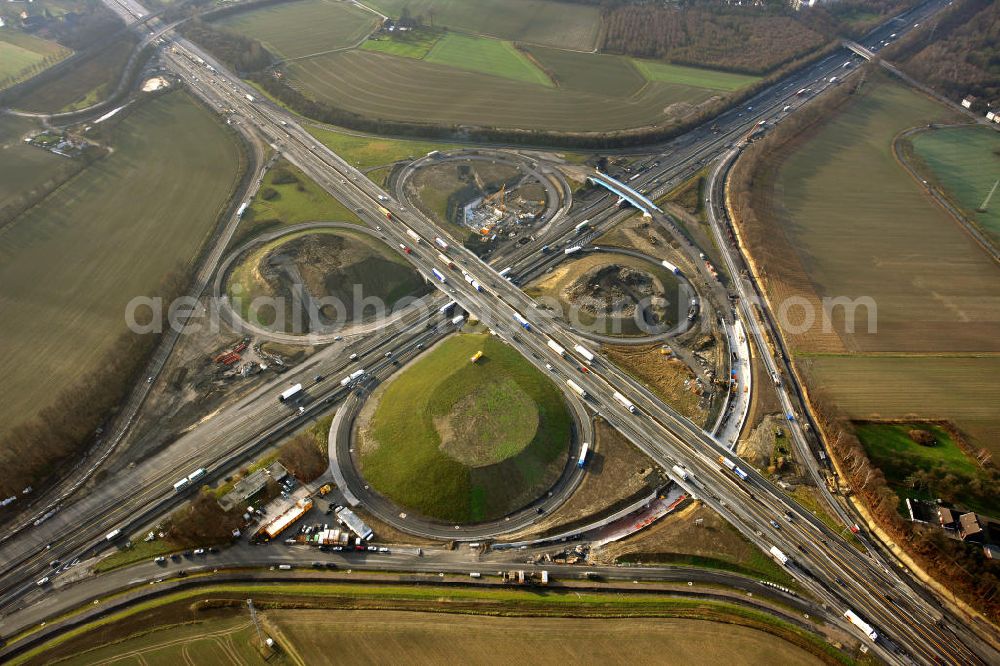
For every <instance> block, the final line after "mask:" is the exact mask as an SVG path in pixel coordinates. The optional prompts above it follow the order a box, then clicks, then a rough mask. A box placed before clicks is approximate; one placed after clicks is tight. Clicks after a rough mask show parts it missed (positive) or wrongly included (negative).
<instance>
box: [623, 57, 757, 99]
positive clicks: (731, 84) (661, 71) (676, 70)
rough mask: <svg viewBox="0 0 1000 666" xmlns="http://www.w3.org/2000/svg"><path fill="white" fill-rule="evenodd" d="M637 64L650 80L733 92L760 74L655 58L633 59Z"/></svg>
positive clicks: (754, 81) (747, 84)
mask: <svg viewBox="0 0 1000 666" xmlns="http://www.w3.org/2000/svg"><path fill="white" fill-rule="evenodd" d="M632 62H634V63H635V66H636V67H637V68H638V69H639V71H640V72H642V75H643V76H645V77H646V78H647V79H648V80H650V81H662V82H665V83H674V84H677V85H684V86H692V87H695V88H709V89H711V90H724V91H726V92H733V91H736V90H739V89H741V88H746V87H747V86H749V85H751V84H753V83H756V82H757V81H759V80H760V77H759V76H750V75H747V74H733V73H732V72H722V71H719V70H714V69H703V68H699V67H684V66H681V65H672V64H670V63H666V62H656V61H655V60H633V61H632Z"/></svg>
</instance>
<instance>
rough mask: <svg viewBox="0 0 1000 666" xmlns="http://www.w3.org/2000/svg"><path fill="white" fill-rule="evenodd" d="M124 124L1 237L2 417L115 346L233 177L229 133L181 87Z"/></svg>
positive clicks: (36, 404) (30, 409)
mask: <svg viewBox="0 0 1000 666" xmlns="http://www.w3.org/2000/svg"><path fill="white" fill-rule="evenodd" d="M121 123H122V124H121V125H120V126H119V127H118V128H116V129H115V130H114V136H115V138H114V141H113V145H114V149H115V150H114V152H113V153H112V154H111V155H110V156H108V157H107V158H105V159H103V160H101V161H99V162H97V163H96V164H94V165H93V166H90V167H88V168H87V169H86V170H84V171H83V172H82V173H81V174H79V175H78V176H76V177H75V178H73V179H72V180H71V181H70V182H68V183H67V184H65V185H64V186H62V187H61V188H60V189H59V190H57V191H56V192H55V193H53V194H52V195H50V196H49V197H48V198H46V199H45V200H44V201H43V202H42V203H40V204H39V205H37V206H35V207H34V208H32V209H31V210H30V211H28V212H27V213H26V214H24V215H22V216H21V217H19V218H18V219H16V220H15V221H14V222H13V223H12V224H10V225H9V226H8V227H7V228H6V229H5V231H4V234H3V236H2V237H0V285H3V286H2V289H0V310H2V311H3V313H4V316H3V317H2V318H0V353H2V354H3V356H4V357H5V358H8V359H17V362H16V363H10V364H8V365H7V368H6V381H7V383H8V387H9V389H10V390H9V391H8V392H7V394H6V395H5V398H4V400H3V401H0V423H3V424H4V425H5V426H13V425H15V424H16V423H17V422H19V421H20V420H21V419H25V418H26V417H29V416H31V415H33V414H34V413H35V412H36V410H38V409H40V408H42V407H44V406H46V405H47V403H48V401H49V400H50V399H51V398H52V397H53V396H55V395H56V394H57V393H58V392H59V391H60V390H61V389H63V388H66V387H67V386H70V385H72V384H73V381H74V379H75V378H77V377H79V376H81V375H84V374H86V373H87V372H89V371H91V370H92V369H94V368H95V364H96V363H98V362H99V361H100V360H101V358H102V357H103V356H104V355H105V354H107V353H109V352H110V351H112V350H111V349H110V347H109V345H111V344H113V341H114V340H115V338H116V336H117V335H118V334H120V333H122V332H124V331H125V326H124V313H125V307H126V304H127V303H128V301H129V300H130V299H132V298H134V297H136V296H140V295H153V294H155V293H156V291H157V289H158V287H159V285H160V283H161V281H162V279H163V278H164V277H165V276H166V274H167V273H168V272H170V271H172V270H175V269H183V268H186V267H188V266H190V265H191V262H192V261H193V260H194V258H195V256H196V255H197V253H198V251H199V249H200V248H201V247H202V246H203V244H204V243H205V241H206V240H207V239H208V238H209V236H210V234H211V233H212V231H213V230H214V228H215V224H216V221H217V218H218V214H219V212H220V210H221V208H222V207H223V205H224V204H225V203H226V201H227V200H228V198H229V197H230V195H231V193H232V191H233V188H234V187H235V185H236V182H237V180H238V177H239V171H240V163H241V159H242V157H241V152H240V147H239V144H238V142H237V141H236V139H235V137H233V136H232V135H230V134H228V133H227V132H226V131H225V129H224V127H223V126H222V125H220V124H219V123H217V122H216V120H215V118H214V117H213V116H212V114H210V113H209V112H208V111H206V110H204V109H203V108H202V107H200V106H198V105H196V104H195V103H194V102H193V101H191V100H190V98H188V97H187V96H186V95H184V94H181V93H174V94H171V95H166V96H164V97H160V98H157V99H155V100H151V101H149V102H148V103H146V104H144V105H141V106H140V107H138V108H136V109H135V110H134V111H133V112H132V113H131V115H129V116H127V117H125V118H123V119H122V121H121ZM151 156H155V159H152V158H151ZM136 193H142V196H136ZM55 258H58V261H56V260H55Z"/></svg>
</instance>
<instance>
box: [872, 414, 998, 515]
mask: <svg viewBox="0 0 1000 666" xmlns="http://www.w3.org/2000/svg"><path fill="white" fill-rule="evenodd" d="M854 431H855V433H856V434H857V436H858V439H859V440H860V441H861V443H862V444H863V445H864V447H865V451H866V452H867V454H868V457H869V458H870V459H871V461H872V462H873V463H875V465H876V466H878V468H879V469H881V470H882V472H883V473H885V478H886V481H888V483H889V485H890V487H892V489H893V490H895V491H896V494H898V495H899V496H900V497H911V498H913V497H915V498H920V499H926V500H934V499H936V498H938V497H940V498H945V499H946V500H947V501H955V502H958V503H959V504H961V506H963V507H967V508H969V509H972V510H973V511H981V512H983V513H986V514H987V515H991V516H993V515H996V513H997V511H1000V497H998V496H997V494H996V493H995V492H994V491H995V490H996V483H997V482H998V481H1000V472H998V471H996V470H995V469H994V470H992V471H991V470H990V469H989V468H985V469H984V468H982V467H980V466H979V464H978V463H977V462H976V461H975V460H974V459H973V458H972V457H971V456H968V455H966V454H965V452H963V451H962V449H961V447H960V446H959V444H958V442H956V441H955V439H954V437H952V435H951V433H949V432H948V431H947V430H946V429H945V428H942V427H940V426H938V425H936V424H931V423H871V422H864V423H857V424H855V426H854ZM911 431H922V432H926V433H930V435H931V436H933V438H934V445H933V446H924V445H921V444H918V443H917V442H916V441H914V439H913V437H911V435H910V433H911ZM928 472H929V473H930V474H929V475H928V476H927V477H925V479H924V480H923V482H922V484H921V485H917V484H913V483H911V480H912V479H913V477H914V475H922V474H923V473H928ZM991 477H992V478H991ZM923 484H926V485H923Z"/></svg>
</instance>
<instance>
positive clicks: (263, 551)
mask: <svg viewBox="0 0 1000 666" xmlns="http://www.w3.org/2000/svg"><path fill="white" fill-rule="evenodd" d="M414 551H415V549H413V548H405V547H404V548H394V549H392V552H390V553H389V554H382V553H379V554H375V553H371V554H369V553H352V554H342V553H323V552H319V551H317V550H316V549H315V548H312V547H308V546H304V545H300V546H290V547H287V546H281V545H277V544H272V545H270V546H259V547H251V546H242V545H241V546H237V547H235V548H230V549H227V550H224V551H222V552H221V553H218V554H207V555H206V556H204V557H196V558H185V559H184V560H182V561H181V562H179V563H175V562H173V561H172V560H168V561H167V563H166V564H165V565H158V564H155V563H154V562H152V561H147V562H141V563H137V564H135V565H133V566H130V567H127V568H123V569H118V570H115V571H111V572H108V573H105V574H100V575H98V576H90V577H88V578H84V579H81V580H79V581H74V582H73V583H70V584H67V585H64V586H62V587H60V588H57V590H55V591H53V592H50V593H48V594H47V595H40V596H39V597H38V598H36V599H34V600H32V603H31V604H30V605H26V606H25V607H24V608H22V609H20V610H19V611H18V612H17V613H16V614H13V615H11V616H9V617H8V618H6V621H5V625H4V635H6V636H11V635H13V634H15V633H17V632H19V631H22V630H25V629H29V628H31V627H35V626H38V625H40V624H42V623H43V622H46V621H48V623H47V624H49V625H50V626H49V628H48V629H46V630H43V632H52V633H58V632H60V631H63V630H64V629H63V628H62V627H61V626H60V624H61V623H60V622H53V621H52V619H53V618H55V617H58V616H60V615H62V614H64V613H67V612H69V611H72V610H74V609H79V610H81V611H82V612H83V613H84V614H85V615H83V617H87V616H88V615H89V614H91V613H100V612H107V611H108V610H110V609H111V608H116V607H117V606H116V604H122V605H130V604H134V603H137V602H138V601H140V600H141V599H142V598H143V597H145V596H146V595H152V594H160V593H162V592H163V591H164V590H168V591H169V590H174V589H184V588H186V587H188V586H192V585H196V586H200V585H211V584H213V583H222V582H227V581H234V580H240V581H249V580H259V581H265V580H266V581H273V582H281V581H289V582H291V581H296V580H310V579H314V578H313V577H316V576H321V578H318V580H331V581H334V580H336V581H345V580H346V581H350V580H352V579H361V580H375V581H376V582H384V583H386V584H394V583H399V582H414V581H420V582H424V583H430V584H444V585H448V584H456V583H457V584H462V585H469V584H475V585H477V586H481V585H496V584H497V582H496V580H495V579H492V576H495V575H498V573H499V572H500V571H516V570H521V569H523V570H525V571H538V570H542V569H544V570H547V571H549V573H550V576H551V580H552V582H553V587H555V588H557V589H558V587H560V586H562V585H565V584H570V585H573V586H575V587H578V589H595V590H598V591H600V590H605V591H608V592H613V591H616V590H618V591H623V592H626V593H628V592H643V591H649V590H651V589H659V588H651V587H650V586H649V585H643V583H668V584H669V583H680V584H684V587H683V588H681V589H680V590H676V589H675V590H674V591H671V590H670V589H669V588H668V589H663V592H664V593H666V594H678V593H680V594H684V595H688V594H690V595H693V596H696V597H703V598H706V597H707V598H711V597H713V596H715V595H716V592H715V591H714V590H712V589H711V588H712V587H716V586H722V587H725V588H728V589H731V590H736V591H742V592H744V593H745V596H744V597H743V599H742V600H741V599H740V598H739V597H738V596H737V595H736V594H732V593H730V594H727V595H723V596H722V597H720V599H721V600H724V601H729V602H730V603H731V602H734V601H736V602H740V603H744V604H747V605H753V606H758V607H759V606H761V604H760V602H755V601H753V599H754V598H759V599H761V600H762V601H764V606H763V607H762V608H761V609H762V610H764V611H766V612H768V613H770V614H776V615H779V616H780V617H783V618H784V619H785V620H787V621H790V622H792V623H794V624H796V625H798V626H801V627H803V628H805V629H807V630H809V631H815V628H814V626H813V625H812V624H811V621H809V620H807V618H815V619H817V620H820V621H827V622H829V621H831V620H835V619H836V618H835V617H834V616H833V614H832V613H827V612H826V611H824V610H823V609H822V608H820V607H819V606H817V605H816V604H814V603H813V602H811V601H809V600H806V599H803V598H801V597H800V596H798V595H795V594H794V593H788V592H785V591H783V590H781V589H778V588H776V587H774V586H772V585H767V584H765V583H763V582H761V581H757V580H753V579H750V578H746V577H743V576H740V575H737V574H733V573H728V572H724V571H714V570H706V569H695V568H690V567H602V566H595V567H591V566H581V565H576V566H573V565H559V564H553V563H545V564H537V565H531V564H525V563H523V559H525V558H526V557H527V556H528V555H529V554H532V553H537V552H541V551H533V550H527V551H518V553H517V554H516V556H517V558H518V559H520V560H522V561H521V562H518V561H517V560H516V559H514V555H512V554H506V555H504V554H496V553H487V554H485V555H477V554H475V553H473V552H471V551H466V550H464V549H460V550H455V551H447V550H441V549H433V550H424V551H423V554H422V555H416V554H414ZM316 561H320V562H324V563H325V562H332V563H333V564H335V565H336V567H337V569H336V570H335V571H334V572H332V573H330V574H320V573H318V572H317V571H315V570H313V569H311V568H310V566H311V564H312V562H316ZM280 564H289V565H292V566H293V567H295V569H293V570H292V571H289V572H281V571H270V570H268V569H270V568H271V567H276V566H278V565H280ZM181 569H183V570H185V571H186V572H187V573H188V574H196V573H212V572H215V571H216V570H218V571H217V573H214V574H212V575H210V576H199V577H197V578H183V577H182V578H178V577H177V573H178V571H179V570H181ZM585 571H586V572H593V573H594V574H597V575H598V576H600V578H601V582H593V581H590V582H587V581H583V580H582V578H583V572H585ZM349 572H350V573H349ZM354 572H356V573H357V575H356V576H354V575H352V574H353V573H354ZM365 572H372V573H376V574H380V575H377V576H376V577H375V578H374V579H373V578H372V577H371V576H365V575H364V574H365ZM469 572H480V573H482V574H483V576H484V578H481V579H479V580H478V581H473V580H471V579H470V578H469V577H468V573H469ZM392 574H397V575H395V576H394V575H392ZM408 574H409V575H408ZM412 574H417V575H416V576H414V575H412ZM440 574H446V575H445V576H441V575H440ZM359 582H360V580H359ZM636 583H638V586H635V585H636ZM688 583H694V585H693V586H691V587H690V588H689V587H688V586H687V585H686V584H688ZM702 585H708V586H709V589H708V590H706V589H704V588H702V587H701V586H702ZM55 592H58V594H56V593H55ZM110 594H118V595H120V598H116V599H113V600H112V599H105V600H104V601H103V602H102V603H101V604H99V605H95V604H93V603H92V601H93V600H94V599H100V598H102V597H107V596H108V595H110ZM751 595H752V596H751ZM775 603H777V604H778V605H779V608H775V606H774V604H775ZM780 607H784V609H786V610H782V609H781V608H780ZM804 616H806V617H804ZM40 635H46V634H45V633H42V634H40ZM15 645H17V644H15ZM5 655H6V652H4V651H0V658H2V657H4V656H5Z"/></svg>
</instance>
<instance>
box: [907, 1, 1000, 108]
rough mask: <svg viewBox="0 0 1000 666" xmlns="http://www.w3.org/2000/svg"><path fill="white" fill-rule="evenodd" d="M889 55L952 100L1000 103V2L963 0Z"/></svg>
mask: <svg viewBox="0 0 1000 666" xmlns="http://www.w3.org/2000/svg"><path fill="white" fill-rule="evenodd" d="M887 57H889V58H890V59H893V60H898V61H902V62H903V66H904V69H905V70H906V71H907V73H909V74H910V75H912V76H914V77H915V78H917V79H919V80H921V81H924V82H926V83H929V84H930V85H931V86H933V87H935V88H937V89H938V90H940V91H941V92H942V93H944V94H945V95H947V96H949V97H951V98H954V99H960V98H962V97H964V96H965V95H967V94H972V95H975V96H977V97H981V98H983V99H984V100H985V101H991V102H1000V3H996V2H992V1H991V0H958V1H957V2H956V3H955V5H954V6H953V7H952V8H951V9H950V10H948V12H947V13H945V15H944V16H942V17H941V19H940V20H939V21H938V23H937V25H936V26H935V27H933V28H932V29H927V28H925V29H924V30H923V31H920V32H917V33H916V34H913V35H911V36H909V37H908V38H907V39H905V40H903V41H901V42H900V43H899V44H898V45H897V46H896V47H895V48H893V50H891V51H890V52H889V54H888V56H887Z"/></svg>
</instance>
